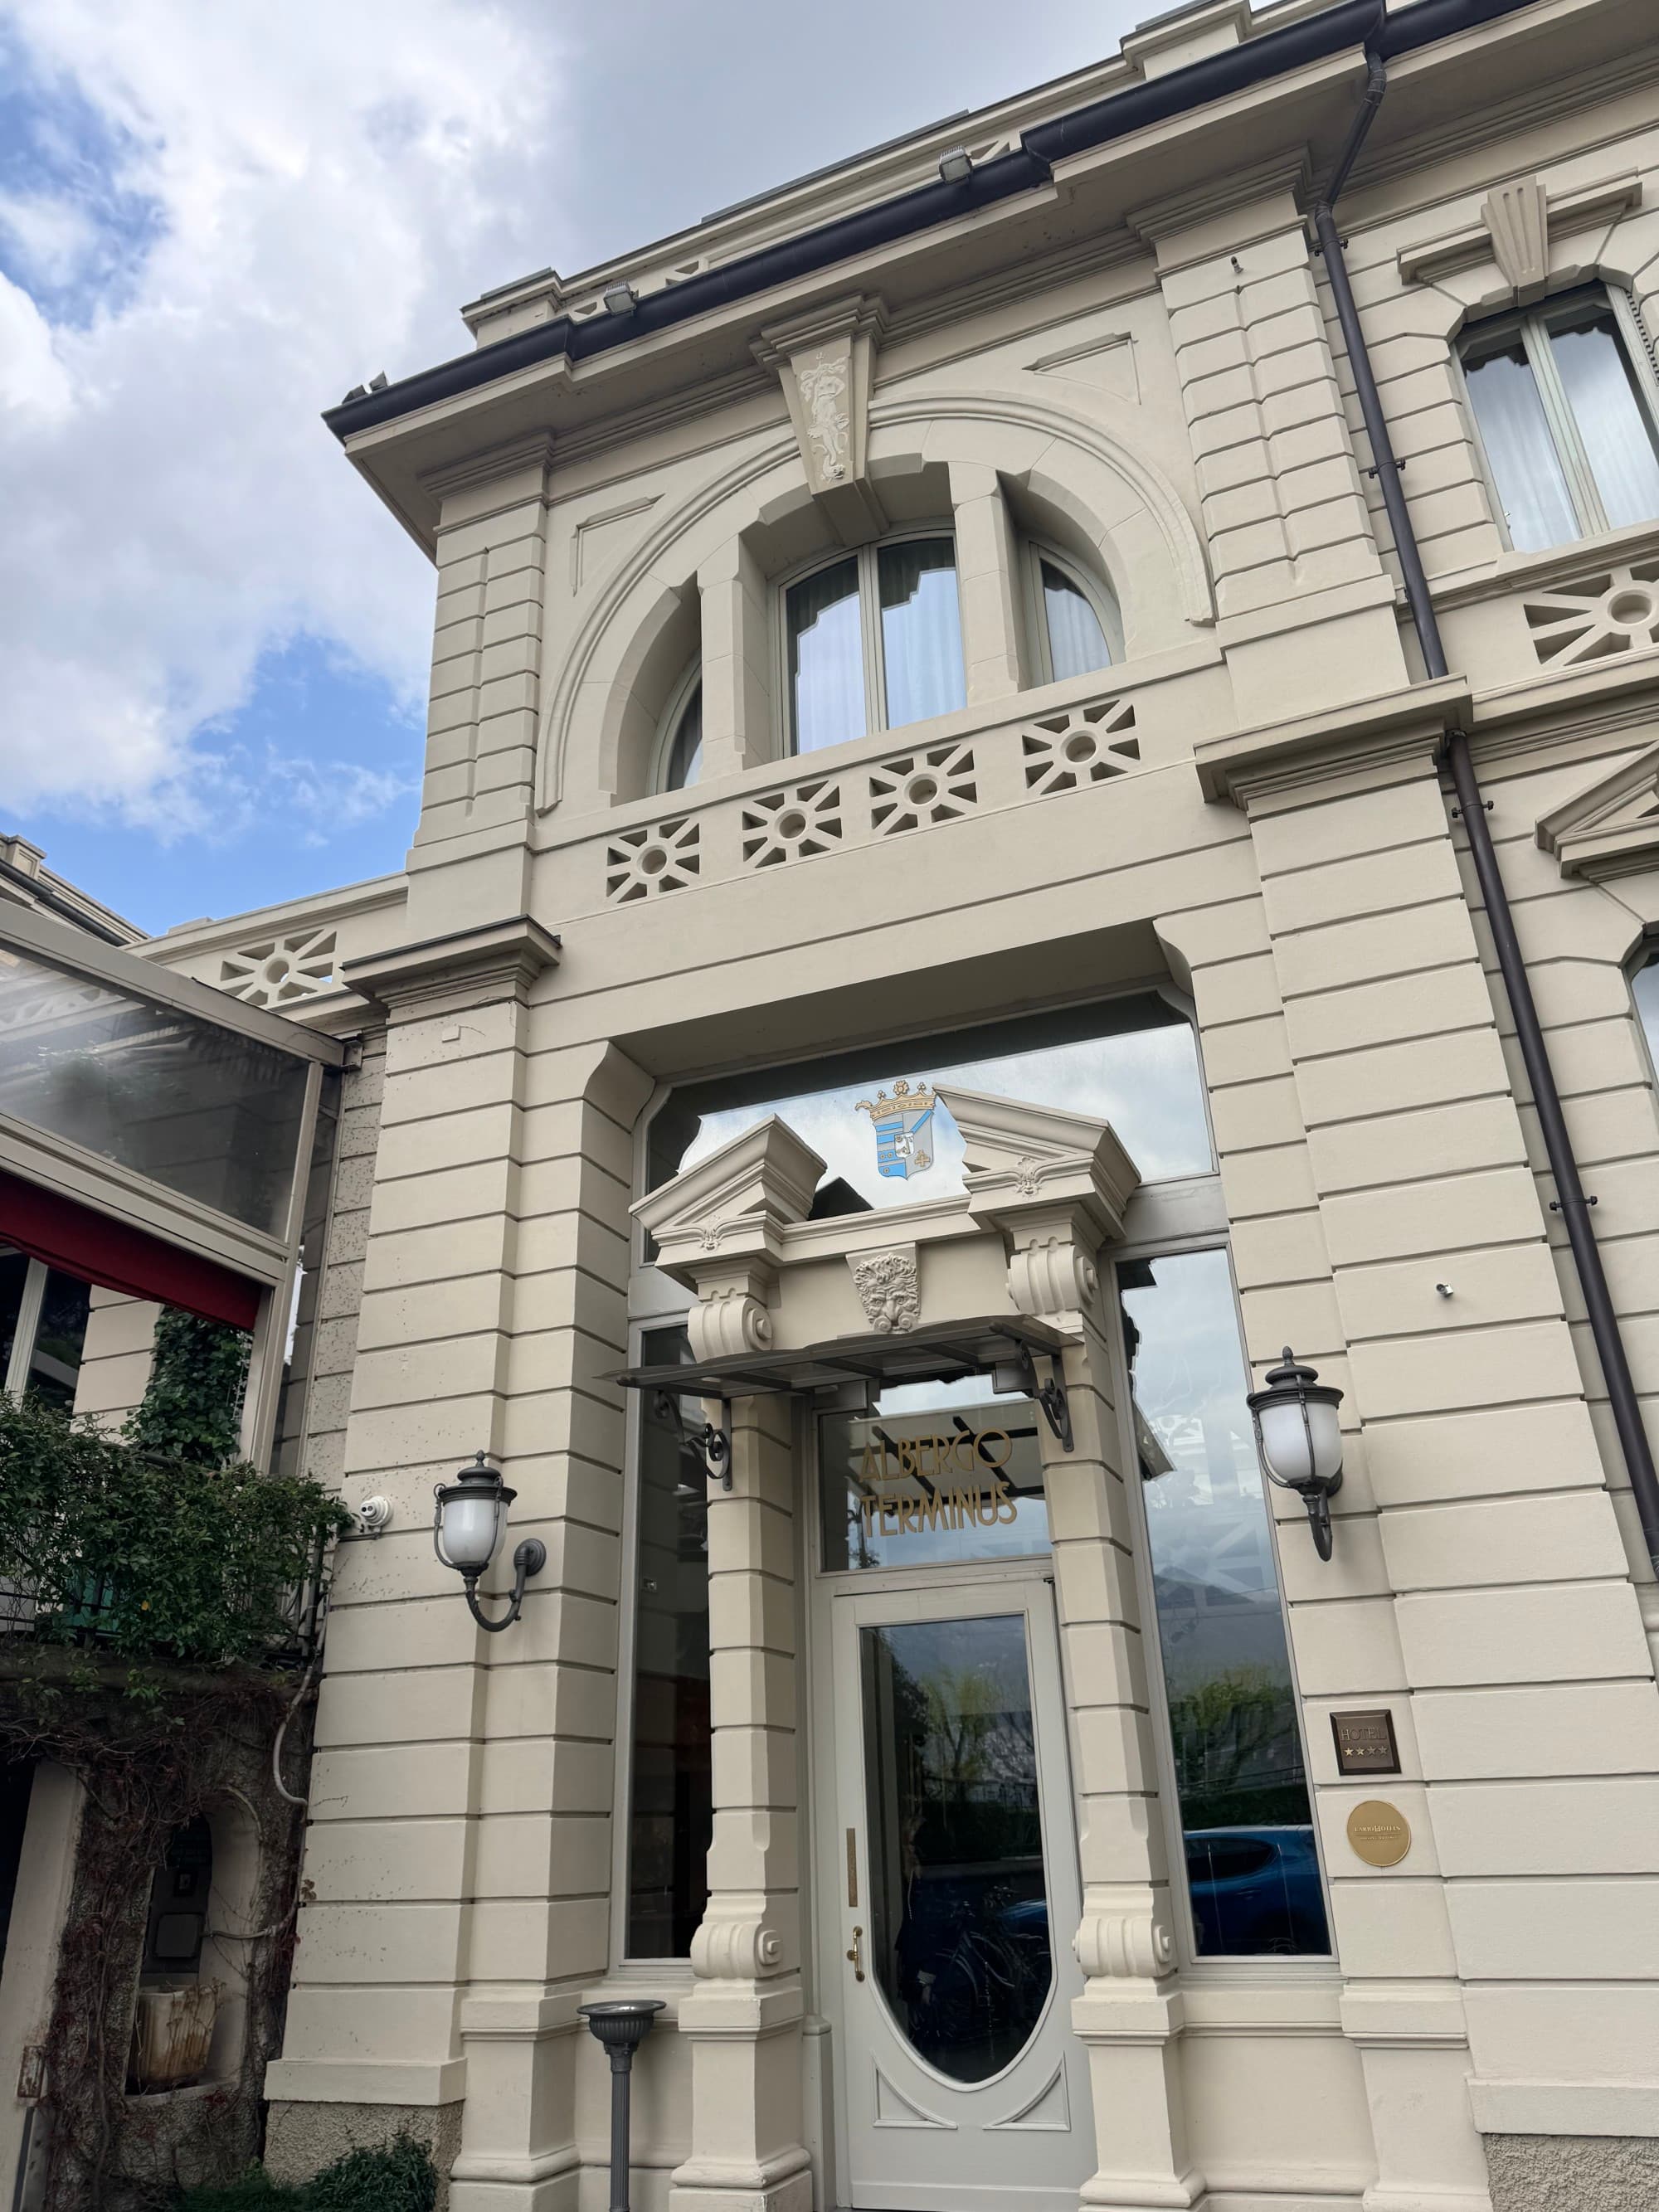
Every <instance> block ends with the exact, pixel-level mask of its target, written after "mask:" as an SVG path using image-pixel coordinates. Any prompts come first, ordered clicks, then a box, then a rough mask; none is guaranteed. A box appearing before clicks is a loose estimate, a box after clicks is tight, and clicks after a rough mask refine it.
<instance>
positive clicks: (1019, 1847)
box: [859, 1614, 1054, 2081]
mask: <svg viewBox="0 0 1659 2212" xmlns="http://www.w3.org/2000/svg"><path fill="white" fill-rule="evenodd" d="M859 1659H860V1674H861V1675H862V1679H863V1699H864V1770H865V1792H866V1820H867V1823H868V1826H867V1828H866V1842H867V1845H868V1850H869V1866H870V1923H871V1925H870V1958H871V1966H872V1970H873V1972H874V1973H875V1977H876V1979H877V1981H878V1984H880V1987H881V1990H882V1993H883V1995H884V1996H885V1997H886V1999H887V2002H888V2005H889V2007H890V2009H891V2012H892V2015H893V2017H894V2019H895V2021H896V2022H897V2024H898V2027H900V2029H901V2030H902V2033H904V2034H905V2035H907V2036H908V2038H909V2039H910V2042H911V2043H912V2045H914V2046H915V2050H916V2051H918V2052H919V2053H920V2055H921V2057H923V2058H924V2059H926V2060H927V2062H928V2063H930V2064H931V2065H933V2066H935V2067H937V2068H938V2069H939V2071H940V2073H942V2074H947V2075H950V2076H951V2079H952V2080H953V2081H985V2080H986V2079H987V2077H988V2076H989V2075H993V2074H998V2073H1000V2072H1001V2070H1002V2069H1003V2068H1004V2067H1005V2066H1006V2065H1008V2064H1009V2063H1011V2062H1012V2060H1013V2059H1014V2058H1016V2057H1018V2054H1019V2052H1020V2051H1022V2050H1023V2049H1024V2046H1025V2045H1026V2044H1027V2043H1028V2042H1029V2041H1030V2036H1031V2032H1032V2030H1033V2029H1034V2028H1035V2027H1036V2023H1037V2021H1038V2019H1039V2017H1040V2015H1041V2014H1042V2008H1043V2005H1044V2002H1046V2000H1047V1997H1048V1987H1049V1984H1050V1982H1051V1981H1052V1980H1053V1978H1054V1970H1053V1964H1052V1960H1051V1958H1050V1954H1049V1948H1048V1893H1047V1887H1046V1884H1045V1882H1044V1880H1043V1867H1042V1820H1041V1817H1040V1814H1039V1812H1038V1807H1037V1775H1036V1739H1035V1735H1034V1734H1033V1730H1032V1723H1031V1686H1030V1674H1029V1671H1028V1668H1027V1664H1026V1656H1025V1624H1024V1620H1022V1619H1021V1618H1020V1616H1019V1615H1018V1614H1012V1615H1008V1616H1006V1617H999V1618H997V1619H994V1620H931V1621H914V1622H907V1623H905V1624H903V1625H902V1626H889V1627H884V1628H865V1629H861V1630H860V1632H859Z"/></svg>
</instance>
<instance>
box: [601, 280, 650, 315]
mask: <svg viewBox="0 0 1659 2212" xmlns="http://www.w3.org/2000/svg"><path fill="white" fill-rule="evenodd" d="M599 297H600V298H601V299H602V300H603V301H605V313H607V314H609V315H625V314H626V313H628V312H629V308H630V307H638V305H639V303H640V301H639V295H638V293H637V292H635V289H634V287H633V286H632V285H631V284H626V283H617V284H607V285H606V286H605V289H604V291H603V292H602V293H601V294H600V295H599Z"/></svg>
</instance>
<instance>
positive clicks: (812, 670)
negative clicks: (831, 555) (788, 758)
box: [785, 560, 869, 753]
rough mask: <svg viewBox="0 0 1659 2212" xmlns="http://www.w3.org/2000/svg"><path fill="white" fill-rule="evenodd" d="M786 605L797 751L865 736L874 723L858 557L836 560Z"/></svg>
mask: <svg viewBox="0 0 1659 2212" xmlns="http://www.w3.org/2000/svg"><path fill="white" fill-rule="evenodd" d="M785 606H786V611H787V629H788V633H789V700H790V714H791V718H792V721H791V726H792V727H793V732H794V738H795V750H796V751H797V752H798V753H810V752H816V751H817V749H818V748H819V746H821V745H839V744H845V743H846V742H847V740H848V738H861V737H862V736H863V735H864V733H865V731H866V728H867V727H868V726H869V725H868V722H867V720H866V714H865V706H864V639H863V633H862V631H861V629H860V625H859V564H858V562H857V561H856V560H848V561H837V562H836V565H835V567H834V568H820V569H819V570H818V572H817V574H816V575H814V576H807V577H805V578H803V580H801V581H800V582H799V584H794V585H792V586H791V587H790V590H789V592H788V595H787V599H786V601H785Z"/></svg>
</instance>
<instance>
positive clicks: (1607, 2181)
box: [1484, 2136, 1659, 2212]
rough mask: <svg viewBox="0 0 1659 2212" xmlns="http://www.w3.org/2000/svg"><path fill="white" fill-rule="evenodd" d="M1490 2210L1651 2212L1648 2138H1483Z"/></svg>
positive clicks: (1658, 2147)
mask: <svg viewBox="0 0 1659 2212" xmlns="http://www.w3.org/2000/svg"><path fill="white" fill-rule="evenodd" d="M1484 2141H1485V2143H1486V2164H1487V2166H1488V2168H1489V2169H1490V2171H1491V2173H1492V2212H1652V2207H1653V2206H1654V2205H1656V2204H1659V2140H1656V2139H1655V2138H1654V2137H1653V2136H1486V2137H1485V2138H1484Z"/></svg>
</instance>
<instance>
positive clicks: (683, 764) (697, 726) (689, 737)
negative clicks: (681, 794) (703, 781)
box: [663, 684, 702, 791]
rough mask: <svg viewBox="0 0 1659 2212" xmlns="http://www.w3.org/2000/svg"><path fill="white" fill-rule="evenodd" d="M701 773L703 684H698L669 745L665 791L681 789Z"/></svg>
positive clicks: (664, 782)
mask: <svg viewBox="0 0 1659 2212" xmlns="http://www.w3.org/2000/svg"><path fill="white" fill-rule="evenodd" d="M700 775H702V684H698V685H697V687H696V690H695V691H693V693H692V694H691V696H690V698H689V699H688V700H687V701H686V702H685V708H684V713H683V714H681V716H680V721H679V727H678V729H677V730H676V731H675V732H674V742H673V744H671V745H670V747H669V748H668V772H667V774H666V775H665V776H664V778H663V789H664V790H665V791H684V790H685V789H687V788H688V787H689V786H690V785H691V784H694V783H695V782H696V780H697V778H698V777H699V776H700Z"/></svg>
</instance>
